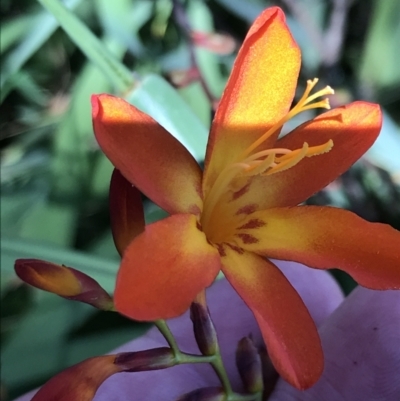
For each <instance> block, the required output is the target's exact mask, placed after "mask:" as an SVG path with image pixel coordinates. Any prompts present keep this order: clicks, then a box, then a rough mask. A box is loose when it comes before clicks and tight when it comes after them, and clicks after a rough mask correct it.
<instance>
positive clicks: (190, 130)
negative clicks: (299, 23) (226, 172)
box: [126, 75, 208, 161]
mask: <svg viewBox="0 0 400 401" xmlns="http://www.w3.org/2000/svg"><path fill="white" fill-rule="evenodd" d="M126 99H127V100H128V101H129V102H130V103H132V104H133V105H135V106H136V107H138V108H139V109H140V110H142V111H143V112H145V113H147V114H149V115H150V116H152V117H153V118H154V119H155V120H156V121H157V122H158V123H159V124H161V125H162V126H163V127H164V128H165V129H166V130H167V131H168V132H170V133H171V134H172V135H174V136H175V137H176V138H177V139H178V140H179V141H180V142H182V144H183V145H185V146H186V148H187V149H188V150H189V152H190V153H191V154H192V155H193V156H194V157H195V158H196V160H198V161H200V160H204V155H205V149H206V145H207V138H208V130H207V128H206V127H205V126H204V124H202V122H201V121H200V120H199V118H198V117H197V116H196V115H195V114H194V112H193V111H192V110H191V108H190V107H189V106H188V105H187V104H186V103H185V101H184V100H183V99H182V98H181V97H180V96H179V94H178V93H177V91H176V90H175V89H174V88H173V87H172V86H171V85H170V84H169V83H168V82H166V81H165V80H164V79H163V78H161V77H159V76H157V75H148V76H146V77H145V78H144V79H143V81H141V83H140V85H138V86H137V88H136V89H135V90H134V91H133V92H132V93H130V94H128V95H127V97H126Z"/></svg>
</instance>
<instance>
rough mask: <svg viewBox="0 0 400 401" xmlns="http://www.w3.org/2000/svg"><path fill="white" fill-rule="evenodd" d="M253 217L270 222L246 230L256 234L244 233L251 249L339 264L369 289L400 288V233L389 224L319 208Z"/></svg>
mask: <svg viewBox="0 0 400 401" xmlns="http://www.w3.org/2000/svg"><path fill="white" fill-rule="evenodd" d="M251 219H256V220H257V219H258V220H260V221H261V220H262V221H263V222H265V224H264V225H263V226H261V225H259V227H257V228H254V229H252V230H243V233H245V234H248V235H251V237H252V238H253V239H252V240H251V241H249V240H248V239H249V238H250V237H247V240H246V237H245V236H242V239H241V240H240V241H241V242H240V243H239V245H240V246H243V247H244V248H245V249H247V250H251V251H254V252H257V253H259V254H260V255H263V256H268V257H271V258H276V259H283V260H293V261H296V262H300V263H303V264H305V265H307V266H310V267H314V268H319V269H328V268H339V269H342V270H344V271H346V272H347V273H349V274H350V275H351V276H352V277H353V278H354V279H355V280H356V281H357V282H358V283H359V284H361V285H363V286H364V287H367V288H371V289H376V290H387V289H400V232H399V231H397V230H395V229H393V228H392V227H390V226H389V225H386V224H379V223H369V222H367V221H365V220H363V219H361V218H360V217H358V216H357V215H355V214H354V213H351V212H349V211H346V210H341V209H337V208H333V207H319V206H298V207H293V208H276V209H269V210H265V211H261V212H256V213H254V214H253V215H251ZM243 240H244V241H245V242H247V243H244V242H243ZM250 242H251V243H250Z"/></svg>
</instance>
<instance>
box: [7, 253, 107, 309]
mask: <svg viewBox="0 0 400 401" xmlns="http://www.w3.org/2000/svg"><path fill="white" fill-rule="evenodd" d="M15 272H16V273H17V276H18V277H19V278H20V279H21V280H23V281H25V282H26V283H28V284H30V285H32V286H33V287H36V288H40V289H41V290H44V291H48V292H52V293H54V294H57V295H59V296H60V297H63V298H66V299H70V300H73V301H79V302H84V303H87V304H90V305H92V306H94V307H95V308H98V309H103V310H110V309H112V308H113V301H112V299H111V297H110V296H109V295H108V293H107V292H106V291H105V290H104V289H103V288H102V287H101V286H100V285H99V283H98V282H97V281H96V280H94V279H92V278H91V277H90V276H88V275H87V274H85V273H82V272H80V271H79V270H76V269H73V268H72V267H66V266H61V265H57V264H55V263H51V262H46V261H45V260H40V259H17V260H16V261H15Z"/></svg>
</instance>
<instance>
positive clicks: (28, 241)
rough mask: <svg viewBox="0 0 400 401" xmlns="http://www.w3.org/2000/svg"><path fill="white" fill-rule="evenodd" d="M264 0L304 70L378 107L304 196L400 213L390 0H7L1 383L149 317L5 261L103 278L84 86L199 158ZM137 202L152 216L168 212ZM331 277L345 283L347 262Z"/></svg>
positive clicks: (99, 177) (103, 245)
mask: <svg viewBox="0 0 400 401" xmlns="http://www.w3.org/2000/svg"><path fill="white" fill-rule="evenodd" d="M295 3H296V4H297V6H296V5H294V4H295ZM273 4H275V5H280V6H281V7H283V8H284V9H285V11H286V13H287V19H288V24H289V26H290V28H291V30H292V32H293V35H294V36H295V38H296V40H297V41H298V42H299V44H300V46H301V47H302V52H303V68H302V71H301V75H300V81H299V83H300V85H302V84H303V83H304V82H305V80H306V79H308V78H313V77H314V76H318V77H320V79H321V80H322V81H324V82H326V83H329V84H330V85H331V86H333V87H335V88H336V90H337V92H336V93H337V95H336V96H335V98H334V99H333V100H332V103H335V104H341V103H343V102H348V101H351V100H352V99H360V98H363V99H367V100H370V101H375V102H378V103H380V104H381V105H382V107H383V109H384V111H385V121H384V128H383V131H382V135H381V136H380V138H379V140H378V141H377V143H376V146H374V147H373V148H372V149H371V151H370V152H369V153H368V154H367V155H366V157H365V158H364V159H363V160H362V161H361V162H360V163H358V164H357V165H356V166H355V167H354V168H353V169H351V170H350V171H349V172H348V173H346V174H345V175H344V176H343V177H341V178H340V179H339V180H337V182H335V183H334V184H333V185H331V186H330V187H328V188H327V189H326V190H325V191H322V192H321V193H319V194H317V195H315V196H314V197H313V198H311V199H310V201H309V202H310V203H314V204H332V205H336V206H341V207H345V208H348V209H351V210H353V211H355V212H356V213H358V214H360V215H362V216H363V217H364V218H366V219H369V220H371V221H382V222H385V223H388V224H391V225H393V226H394V227H397V228H398V229H400V190H399V183H400V133H399V123H400V96H399V93H400V90H399V89H400V69H399V68H398V66H399V65H400V52H399V51H398V50H397V49H398V44H399V43H400V7H399V4H400V3H399V2H398V0H385V1H379V0H366V1H364V0H363V1H361V0H358V1H357V0H353V1H345V2H343V1H341V0H326V1H324V0H298V1H297V2H296V1H294V0H281V1H272V0H271V1H267V0H247V1H246V2H244V1H242V0H174V1H172V0H154V1H153V0H113V1H109V0H97V1H82V0H65V1H64V2H60V1H59V0H39V1H38V2H33V1H28V0H21V1H19V2H13V1H11V0H3V1H2V2H1V3H0V9H1V36H0V38H1V43H0V45H1V56H2V58H1V105H0V110H1V113H0V125H1V128H2V129H1V154H2V159H1V189H2V191H1V235H2V242H1V267H2V272H1V279H2V280H1V290H2V295H1V297H2V308H1V334H2V337H1V339H2V340H1V341H2V343H1V344H2V348H3V352H2V382H3V384H4V385H5V388H6V389H7V390H8V394H9V396H10V397H13V396H16V395H17V394H19V393H21V392H23V391H26V390H28V389H29V388H32V387H33V386H36V385H39V384H40V383H42V382H43V381H44V380H45V379H47V378H48V377H49V376H51V375H52V374H54V372H56V371H59V370H60V369H62V368H64V367H66V366H68V365H69V364H71V363H75V362H78V361H79V360H82V359H84V358H85V357H89V356H92V355H95V354H100V353H104V352H106V351H108V350H109V349H111V348H113V347H116V346H117V345H119V344H121V343H123V342H126V341H128V340H129V339H132V338H133V337H135V336H138V335H141V334H142V333H143V332H144V331H145V330H146V329H147V328H148V325H143V324H139V323H135V322H129V321H127V320H125V319H123V318H121V317H116V316H115V315H114V314H108V315H107V314H105V313H104V312H94V311H93V310H92V309H90V307H88V306H87V305H81V304H77V303H71V302H67V301H65V300H64V299H61V298H57V297H56V296H53V295H51V294H47V293H42V292H39V291H36V290H33V289H31V288H27V287H26V286H25V285H22V284H21V283H20V281H19V280H17V278H16V276H15V274H14V273H13V263H14V260H15V259H17V258H24V257H25V258H28V257H30V258H40V259H45V260H49V261H53V262H56V263H57V262H58V263H63V264H66V265H68V266H72V267H75V268H78V269H80V270H82V271H85V272H86V273H88V274H90V275H91V276H93V277H94V278H96V279H97V280H98V281H99V282H100V283H101V284H102V285H103V286H104V287H105V288H106V289H107V290H108V291H110V292H112V290H113V285H114V278H115V274H116V271H117V268H118V254H117V252H116V251H115V249H114V245H113V241H112V236H111V232H110V228H109V217H108V205H107V192H108V185H109V179H110V175H111V171H112V166H111V164H110V162H109V161H108V160H107V159H106V158H105V156H104V155H103V154H102V153H101V152H100V151H99V149H98V146H97V144H96V142H95V140H94V137H93V133H92V128H91V116H90V103H89V98H90V95H91V94H92V93H100V92H109V93H115V94H118V95H119V96H123V97H125V98H126V99H127V100H128V101H130V102H131V103H132V104H135V105H136V106H137V107H139V108H140V109H142V110H143V111H145V112H147V113H149V114H150V115H152V116H153V117H154V118H155V119H156V120H157V121H159V122H160V123H161V124H162V125H163V126H165V127H166V128H167V129H168V130H169V131H170V132H171V133H172V134H173V135H175V136H176V137H177V138H178V139H179V140H180V141H181V142H183V143H184V144H185V146H187V147H188V149H189V150H190V151H191V153H192V154H193V155H194V156H195V157H196V159H197V160H198V161H199V162H202V160H203V157H204V153H205V145H206V142H207V133H208V128H209V125H210V122H211V118H212V114H213V110H214V108H215V104H216V102H217V100H218V99H219V97H220V96H221V93H222V91H223V88H224V85H225V82H226V80H227V78H228V75H229V71H230V69H231V66H232V63H233V60H234V57H235V52H236V50H234V48H236V49H237V47H238V45H239V44H240V42H241V41H242V40H243V38H244V35H245V34H246V31H247V29H248V27H249V25H250V23H251V22H252V21H253V20H254V18H255V17H256V16H257V15H258V14H259V13H260V12H261V11H262V10H263V9H264V8H266V7H267V6H270V5H273ZM343 4H345V6H343ZM43 6H44V7H43ZM52 14H54V15H52ZM54 16H55V17H54ZM333 17H335V18H336V19H335V18H333ZM60 25H61V27H62V29H61V28H60ZM193 31H196V32H203V33H211V34H215V33H217V32H218V33H223V34H224V36H223V37H224V38H225V42H224V43H225V48H222V49H220V50H219V51H218V52H215V51H214V52H213V51H210V48H207V46H202V47H201V46H199V45H198V44H196V43H195V42H194V40H193V38H192V37H191V32H193ZM211 37H212V36H211ZM232 43H233V46H232ZM304 117H305V118H307V119H308V118H309V117H312V115H311V116H310V115H306V116H304ZM299 122H301V121H299V120H296V123H299ZM288 128H292V127H288ZM145 206H146V219H147V221H155V220H157V219H159V218H161V217H162V216H163V215H164V214H163V212H162V211H161V210H160V209H159V208H157V207H156V206H155V205H153V204H151V203H150V202H148V201H146V204H145ZM338 279H339V281H340V282H341V283H342V285H343V288H344V289H345V290H346V291H350V290H351V288H352V286H353V283H352V281H351V280H350V279H349V278H348V277H347V276H343V275H339V276H338ZM2 399H3V398H2Z"/></svg>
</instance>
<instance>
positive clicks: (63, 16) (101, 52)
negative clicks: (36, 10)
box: [38, 0, 134, 92]
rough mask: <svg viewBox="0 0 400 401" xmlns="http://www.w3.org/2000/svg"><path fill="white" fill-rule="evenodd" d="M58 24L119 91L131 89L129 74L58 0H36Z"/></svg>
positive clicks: (131, 82)
mask: <svg viewBox="0 0 400 401" xmlns="http://www.w3.org/2000/svg"><path fill="white" fill-rule="evenodd" d="M38 1H39V2H40V3H41V4H42V5H43V6H44V7H45V8H46V9H47V10H48V11H49V12H50V13H52V14H53V15H54V17H55V18H56V19H57V21H58V22H59V24H60V26H61V27H62V28H63V29H64V30H65V32H66V33H67V34H68V36H69V37H70V38H71V40H72V41H73V42H74V43H75V45H76V46H78V47H79V48H80V49H81V50H82V52H83V53H84V54H85V55H86V57H87V58H89V59H90V60H91V61H92V62H93V63H94V64H95V65H96V66H97V67H98V68H100V70H101V71H102V72H103V73H104V74H105V75H106V76H107V77H108V79H109V80H110V82H112V83H113V85H114V86H115V87H116V88H117V90H119V91H122V92H123V91H126V90H129V89H130V88H132V86H133V83H134V80H133V76H132V74H131V72H130V71H129V70H128V68H126V67H125V66H124V65H123V64H121V63H120V62H119V61H118V59H117V58H116V57H115V55H114V54H113V53H112V52H110V51H109V50H108V49H107V48H106V47H105V46H104V45H103V44H102V43H101V41H100V40H99V39H98V38H97V37H96V36H95V35H94V34H93V33H92V32H91V31H90V30H89V29H88V28H87V26H86V25H85V24H84V23H83V22H81V21H80V20H79V19H78V18H77V17H76V16H75V15H74V14H73V13H72V12H71V11H70V10H68V9H67V8H66V7H64V5H63V4H62V3H61V2H60V1H59V0H38Z"/></svg>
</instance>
